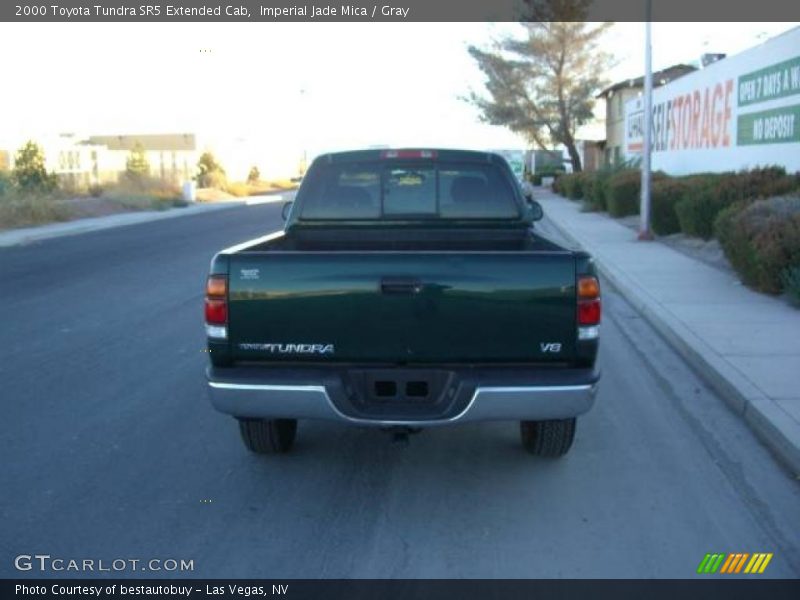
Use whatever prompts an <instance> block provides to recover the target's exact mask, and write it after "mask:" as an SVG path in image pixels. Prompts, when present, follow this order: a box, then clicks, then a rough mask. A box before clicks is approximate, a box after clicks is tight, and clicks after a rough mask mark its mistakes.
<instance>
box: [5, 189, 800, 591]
mask: <svg viewBox="0 0 800 600" xmlns="http://www.w3.org/2000/svg"><path fill="white" fill-rule="evenodd" d="M279 214H280V205H278V204H272V205H262V206H251V207H242V208H237V209H232V210H229V211H223V212H218V213H213V214H207V215H199V216H191V217H185V218H178V219H170V220H166V221H160V222H155V223H151V224H144V225H136V226H130V227H124V228H120V229H114V230H108V231H103V232H96V233H90V234H83V235H78V236H73V237H68V238H60V239H53V240H49V241H45V242H41V243H38V244H34V245H30V246H25V247H15V248H5V249H0V308H2V311H1V313H0V316H1V317H2V326H0V348H2V360H0V381H1V382H2V383H1V384H0V395H2V406H3V408H4V411H3V417H2V420H1V421H0V422H1V423H2V426H1V427H2V429H1V430H0V448H2V465H3V467H2V472H1V473H0V516H1V517H2V518H1V519H0V545H1V547H0V576H4V577H9V576H37V577H38V576H42V575H45V576H49V575H62V576H63V575H69V576H72V577H75V576H80V573H75V572H60V573H58V572H57V573H44V574H42V573H39V572H38V570H36V569H34V570H33V571H29V572H25V573H21V572H18V571H16V570H15V569H14V557H16V556H18V555H20V554H49V555H51V556H52V557H53V558H64V559H84V558H89V559H96V560H97V559H103V560H104V561H105V563H106V565H108V564H110V563H111V561H112V560H113V559H131V558H138V559H143V560H146V559H151V558H156V559H169V558H173V559H186V560H193V561H194V570H193V571H192V572H185V573H179V572H173V573H165V572H142V571H134V572H130V571H123V572H121V573H119V575H123V576H147V577H153V576H161V575H169V576H173V577H175V576H178V577H180V576H194V577H271V578H290V577H301V578H305V577H314V578H317V577H325V578H327V577H331V578H333V577H676V578H685V577H691V576H693V575H694V573H695V569H696V567H697V565H698V563H699V562H700V561H701V559H702V558H703V556H704V555H705V553H707V552H748V553H752V552H774V554H775V556H774V559H773V560H772V562H771V564H770V565H769V567H768V569H767V572H766V575H767V576H772V577H798V575H800V525H799V524H800V481H797V480H795V479H793V477H792V476H791V475H790V474H789V473H788V472H787V471H785V470H784V469H782V468H781V467H780V466H779V465H778V464H776V462H775V461H774V459H773V458H772V457H771V455H770V454H769V453H768V452H767V451H766V450H765V449H764V447H763V446H761V445H760V444H759V442H758V441H757V440H756V439H755V438H754V436H753V435H752V434H751V433H750V431H749V430H748V429H747V428H746V427H745V426H744V425H742V424H741V423H740V422H739V420H738V418H737V417H736V416H735V415H733V414H732V413H731V412H730V411H729V410H728V409H727V408H726V406H725V405H724V403H723V402H722V401H721V400H720V399H719V398H717V397H716V396H715V395H714V394H713V393H712V392H710V391H709V390H708V389H707V388H706V386H704V385H703V384H702V383H701V381H700V380H699V379H698V377H697V376H695V375H694V374H693V373H692V371H691V370H690V369H689V368H688V367H687V366H686V365H685V364H684V363H683V362H682V361H681V359H680V358H679V357H678V356H677V355H676V354H675V353H674V352H672V351H671V350H670V349H669V348H668V347H667V346H666V345H665V343H664V342H663V341H662V340H661V338H660V337H659V336H658V335H657V334H655V333H654V332H653V330H652V329H651V328H650V327H648V326H647V325H646V323H644V322H643V321H642V319H641V318H640V317H639V316H638V315H637V314H636V313H635V312H634V311H633V310H632V309H631V307H630V306H629V305H628V304H626V303H625V302H624V300H622V299H621V298H620V297H619V296H618V295H616V294H614V293H613V292H611V291H610V290H608V289H606V291H605V308H606V313H605V320H604V325H603V329H602V351H601V362H602V367H603V369H604V377H603V381H602V387H601V391H600V394H599V397H598V400H597V405H596V407H595V409H594V410H593V411H592V412H590V413H589V414H588V415H586V416H585V417H583V418H582V419H580V420H579V423H578V433H577V439H576V443H575V445H574V447H573V449H572V452H571V453H570V454H569V455H568V456H567V457H565V458H564V459H561V460H555V461H553V460H544V459H537V458H534V457H531V456H529V455H527V454H526V453H524V452H523V450H522V449H521V447H520V445H519V441H518V428H517V425H516V424H515V423H493V424H472V425H462V426H453V427H450V428H443V429H438V430H430V431H426V432H423V433H421V434H420V435H417V436H414V437H412V438H411V440H410V444H409V445H408V446H404V445H401V444H397V443H393V442H392V441H391V439H390V438H389V437H388V436H386V435H385V434H383V433H381V432H379V431H375V430H371V429H361V428H353V427H347V426H339V425H335V424H330V423H312V422H303V423H301V425H300V429H299V438H298V444H297V446H296V449H295V451H294V453H293V454H291V455H288V456H284V457H259V456H255V455H252V454H248V453H247V451H246V450H245V449H244V447H243V446H242V445H241V443H240V441H239V438H238V432H237V428H236V425H235V422H234V421H233V420H232V419H230V418H227V417H225V416H223V415H220V414H217V413H215V412H214V411H213V409H212V408H211V406H210V404H209V402H208V400H207V398H206V395H205V381H204V377H203V370H204V367H205V364H206V355H205V354H204V352H203V348H204V334H203V327H202V294H203V285H204V279H205V273H206V268H207V266H208V262H209V259H210V258H211V256H212V254H213V252H214V251H216V250H217V249H220V248H222V247H224V246H226V245H229V244H232V243H234V242H239V241H242V240H245V239H248V238H250V237H255V236H257V235H261V234H264V233H266V232H268V231H271V230H274V229H276V228H278V227H279V224H280V217H279ZM545 228H547V227H546V225H545ZM731 327H732V328H735V323H732V324H731ZM65 564H66V563H65ZM92 574H93V573H86V575H87V576H91V575H92ZM94 574H96V573H94Z"/></svg>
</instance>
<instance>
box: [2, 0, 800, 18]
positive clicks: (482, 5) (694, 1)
mask: <svg viewBox="0 0 800 600" xmlns="http://www.w3.org/2000/svg"><path fill="white" fill-rule="evenodd" d="M170 7H171V8H170ZM198 9H199V10H198ZM275 9H280V10H277V11H276V10H275ZM314 9H319V10H321V11H322V13H326V14H322V13H319V12H315V11H314ZM389 9H393V10H389ZM398 9H399V10H398ZM644 15H645V0H383V1H382V2H379V1H378V0H343V1H341V2H337V1H336V0H238V1H237V0H231V1H230V2H223V3H220V2H219V0H200V1H198V0H167V1H165V2H162V1H160V0H3V1H2V2H0V21H7V22H105V23H108V22H151V23H152V22H169V23H180V22H218V21H219V22H224V21H228V22H302V21H306V22H322V21H327V22H357V21H361V22H373V21H375V22H377V21H400V22H416V21H428V22H437V21H438V22H452V21H463V22H469V21H472V22H485V21H621V22H625V21H628V22H634V21H643V20H644ZM652 20H653V21H678V22H709V23H711V22H714V23H719V22H768V21H782V22H794V21H800V2H797V1H795V0H652Z"/></svg>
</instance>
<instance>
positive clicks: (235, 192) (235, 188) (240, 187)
mask: <svg viewBox="0 0 800 600" xmlns="http://www.w3.org/2000/svg"><path fill="white" fill-rule="evenodd" d="M225 191H226V192H228V193H229V194H230V195H231V196H236V197H237V198H241V197H243V196H249V195H250V186H249V185H247V184H246V183H238V182H237V183H229V184H227V185H226V186H225Z"/></svg>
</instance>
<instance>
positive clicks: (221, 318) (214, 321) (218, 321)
mask: <svg viewBox="0 0 800 600" xmlns="http://www.w3.org/2000/svg"><path fill="white" fill-rule="evenodd" d="M227 322H228V303H227V302H226V301H225V300H212V299H211V298H206V323H208V324H210V325H225V323H227Z"/></svg>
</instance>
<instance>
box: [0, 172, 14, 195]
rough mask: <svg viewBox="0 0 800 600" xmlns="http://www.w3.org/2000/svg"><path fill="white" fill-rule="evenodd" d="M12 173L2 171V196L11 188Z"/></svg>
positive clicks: (0, 191)
mask: <svg viewBox="0 0 800 600" xmlns="http://www.w3.org/2000/svg"><path fill="white" fill-rule="evenodd" d="M11 184H12V182H11V173H8V172H6V171H0V196H3V195H5V194H6V192H8V191H9V190H10V189H11Z"/></svg>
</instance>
